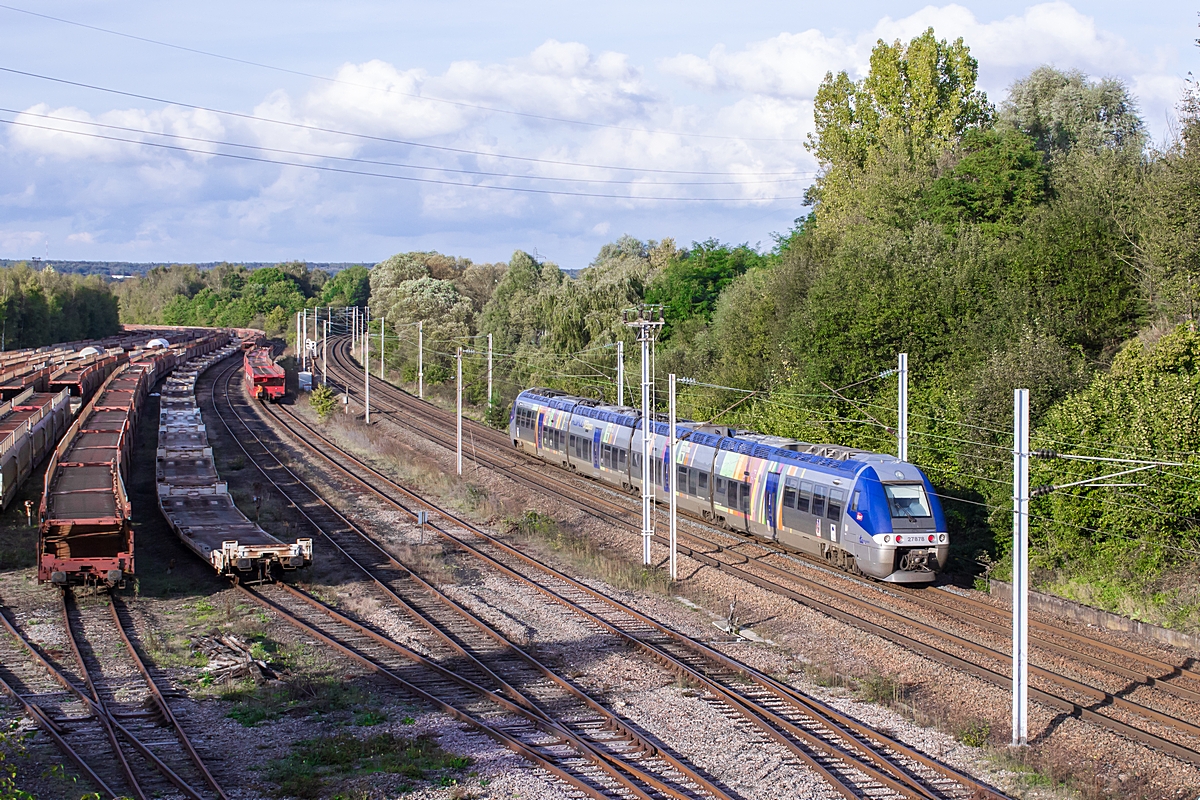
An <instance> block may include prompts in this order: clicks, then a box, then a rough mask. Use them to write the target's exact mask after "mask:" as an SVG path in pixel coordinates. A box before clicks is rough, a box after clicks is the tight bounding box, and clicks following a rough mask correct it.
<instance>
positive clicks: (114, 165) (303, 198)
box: [0, 0, 1200, 268]
mask: <svg viewBox="0 0 1200 800" xmlns="http://www.w3.org/2000/svg"><path fill="white" fill-rule="evenodd" d="M27 12H36V14H30V13H27ZM37 15H44V16H37ZM47 17H54V18H57V19H50V18H47ZM1198 21H1200V19H1198V17H1197V13H1196V7H1194V6H1191V5H1184V4H1181V3H1174V2H1160V3H1149V4H1147V3H1127V2H1122V3H1117V2H1103V3H1087V4H1084V3H1078V2H1077V3H1074V4H1071V3H1067V2H1049V3H1037V4H1028V3H1027V4H1021V3H1011V2H1002V1H1001V2H990V3H983V2H964V3H953V4H942V5H926V4H921V3H916V2H898V1H895V0H893V2H887V3H883V2H875V1H874V0H871V1H870V2H860V3H828V2H821V3H813V2H798V1H796V0H793V2H776V1H775V0H743V2H740V3H729V2H713V1H712V0H692V1H691V2H686V3H683V2H654V0H642V2H629V1H628V0H610V2H606V3H582V2H574V1H572V0H556V1H555V2H548V1H546V0H531V1H530V2H521V3H514V2H505V1H504V0H493V1H492V2H486V3H485V2H466V1H465V0H442V2H438V3H428V2H424V3H410V2H396V1H395V0H393V1H392V2H369V1H368V0H342V2H339V3H314V2H306V1H305V0H288V1H287V2H284V1H283V0H257V1H256V2H251V3H247V2H245V0H242V2H238V3H235V2H229V1H228V0H209V2H206V3H189V4H178V3H160V2H148V1H146V0H124V1H123V2H121V3H109V2H98V0H42V2H39V3H37V4H33V3H31V2H29V0H0V32H2V34H3V41H4V42H5V46H4V48H3V50H2V51H0V258H10V259H20V258H30V257H33V256H38V257H43V258H48V259H49V260H50V261H51V262H53V261H54V260H55V259H59V260H112V261H135V262H147V261H183V262H210V261H235V262H236V261H281V260H304V261H315V262H359V263H374V262H377V261H380V260H382V259H384V258H386V257H387V256H389V255H391V254H393V253H397V252H402V251H407V250H438V251H440V252H443V253H447V254H451V255H457V256H465V257H467V258H471V259H473V260H475V261H502V260H507V259H508V258H509V257H510V256H511V254H512V252H513V251H514V250H518V249H520V250H525V251H527V252H530V253H533V254H535V255H537V256H538V257H539V258H542V259H547V260H551V261H554V262H556V263H558V264H559V265H560V266H562V267H565V268H579V267H583V266H586V265H587V264H588V262H589V261H590V260H591V259H592V258H593V257H594V256H595V254H596V253H597V252H598V250H599V249H600V247H601V246H602V245H603V244H605V243H606V242H610V241H613V240H615V239H617V238H618V237H620V236H622V235H624V234H629V235H632V236H634V237H637V238H639V239H642V240H651V239H653V240H660V239H664V238H667V237H671V238H673V239H674V240H675V241H676V243H677V244H679V245H683V246H686V245H687V244H689V243H691V242H693V241H704V240H707V239H710V238H716V239H719V240H721V241H726V242H733V243H742V242H746V243H749V244H750V245H753V246H759V247H762V248H769V247H771V246H772V245H773V242H774V240H773V238H772V235H773V234H774V233H783V232H786V231H787V230H788V229H789V228H790V227H791V225H792V224H793V221H794V220H795V219H796V218H797V217H800V216H802V215H803V214H805V213H806V210H805V208H804V204H803V200H802V197H803V194H804V190H805V188H806V187H807V186H808V185H809V184H810V183H811V182H812V180H813V177H814V174H815V172H816V169H817V164H816V162H815V161H814V159H813V158H812V156H811V154H810V153H809V152H808V151H807V150H806V149H805V147H804V142H805V138H806V136H807V135H808V134H809V133H810V132H811V131H812V129H813V119H812V99H813V97H814V95H815V93H816V90H817V87H818V86H819V84H820V82H821V79H822V78H823V77H824V75H825V74H826V73H827V72H829V71H834V72H837V71H839V70H845V71H847V72H848V73H849V74H850V75H851V77H853V78H859V77H862V76H863V75H865V72H866V69H867V62H868V58H869V55H870V51H871V48H872V46H874V44H875V42H876V41H878V40H879V39H884V40H886V41H889V42H890V41H893V40H895V39H901V40H904V41H907V40H908V39H911V38H912V37H913V36H916V35H918V34H919V33H921V32H922V31H923V30H924V29H925V28H927V27H930V26H932V27H933V28H934V31H935V32H936V34H937V35H938V36H939V38H947V39H954V38H957V37H960V36H961V37H962V38H963V39H964V41H965V42H966V44H967V45H968V46H969V47H970V48H971V52H972V54H973V55H974V56H975V57H976V58H977V59H978V61H979V72H980V84H981V88H982V89H983V90H985V91H986V92H987V94H988V97H989V99H990V100H992V102H994V103H996V104H997V105H998V104H1000V103H1002V102H1003V100H1004V97H1005V94H1006V89H1007V87H1008V86H1009V85H1011V83H1012V82H1013V81H1014V80H1017V79H1019V78H1020V77H1022V76H1024V75H1026V74H1028V73H1029V72H1030V71H1031V70H1032V69H1034V68H1036V67H1038V66H1039V65H1042V64H1052V65H1054V66H1056V67H1059V68H1063V69H1079V70H1082V71H1083V72H1085V73H1087V74H1088V75H1090V76H1093V77H1096V78H1100V77H1116V78H1119V79H1121V80H1123V81H1124V82H1125V83H1126V85H1127V86H1128V87H1129V88H1130V90H1131V91H1132V93H1133V94H1134V96H1135V97H1136V98H1137V100H1138V103H1139V106H1140V108H1141V111H1142V115H1143V118H1144V119H1145V121H1146V124H1147V127H1148V130H1149V131H1150V133H1151V136H1152V137H1153V139H1154V141H1156V142H1160V143H1161V142H1165V141H1167V140H1168V139H1169V137H1170V135H1171V131H1172V130H1173V120H1174V107H1175V105H1176V103H1177V102H1178V100H1179V97H1180V94H1181V91H1182V89H1183V86H1184V81H1185V79H1186V78H1187V76H1188V74H1189V72H1190V71H1192V70H1194V69H1196V65H1197V56H1200V51H1198V50H1197V48H1196V45H1195V43H1194V40H1195V39H1196V38H1197V36H1198V35H1200V30H1198V29H1197V22H1198ZM98 29H100V30H98ZM1198 71H1200V70H1198Z"/></svg>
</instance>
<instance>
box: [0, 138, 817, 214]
mask: <svg viewBox="0 0 1200 800" xmlns="http://www.w3.org/2000/svg"><path fill="white" fill-rule="evenodd" d="M0 123H2V124H5V125H15V126H21V127H26V128H38V129H41V130H50V131H56V132H58V133H64V134H67V135H68V136H83V137H87V138H91V139H105V140H108V141H114V142H125V143H127V144H134V145H138V146H140V147H154V148H158V149H162V150H174V151H178V152H184V153H194V154H197V155H204V156H213V157H215V158H229V159H236V160H238V161H252V162H256V163H260V164H274V165H276V166H282V167H297V168H300V169H308V170H316V171H319V172H333V173H339V174H343V175H358V176H363V177H370V178H386V179H390V180H396V181H404V182H409V183H425V184H436V185H439V186H454V187H458V188H462V189H490V190H495V191H506V192H520V193H524V194H537V195H555V196H559V197H590V198H603V199H611V200H636V201H672V202H690V203H713V202H720V203H740V202H776V201H779V200H800V199H803V198H802V197H773V198H769V199H766V198H763V199H758V200H755V199H754V198H746V197H678V196H675V197H671V196H661V195H636V194H627V195H626V194H605V193H602V192H569V191H564V190H557V189H538V188H533V187H527V186H497V185H494V184H486V183H463V182H461V181H445V180H439V179H436V178H419V177H416V176H414V175H392V174H390V173H385V172H369V171H366V170H355V169H346V168H342V167H331V166H327V165H322V164H305V163H303V162H301V161H282V160H279V159H272V158H259V157H257V156H250V155H243V154H239V153H220V152H215V153H214V152H210V151H208V150H199V149H197V148H191V147H183V146H181V145H172V144H165V143H162V142H144V141H140V140H138V139H123V138H121V137H118V136H106V135H103V134H98V133H85V132H83V131H71V130H65V129H62V128H52V127H49V126H45V125H34V124H32V123H27V122H18V121H16V120H8V119H0Z"/></svg>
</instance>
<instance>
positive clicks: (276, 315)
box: [116, 262, 370, 336]
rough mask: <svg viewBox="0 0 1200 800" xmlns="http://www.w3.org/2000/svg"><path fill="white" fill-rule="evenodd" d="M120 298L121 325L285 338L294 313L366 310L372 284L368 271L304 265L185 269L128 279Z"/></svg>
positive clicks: (164, 269) (163, 269)
mask: <svg viewBox="0 0 1200 800" xmlns="http://www.w3.org/2000/svg"><path fill="white" fill-rule="evenodd" d="M116 295H117V298H118V299H119V301H120V309H121V321H122V322H130V323H141V324H162V325H208V326H231V327H252V328H260V329H263V330H265V331H266V332H267V333H268V334H269V335H271V336H282V335H285V334H287V333H289V332H291V331H292V330H294V328H293V327H292V326H293V325H294V322H293V320H294V319H295V314H296V312H297V311H299V310H301V309H303V308H314V307H317V306H335V307H343V306H364V305H366V304H367V302H368V301H369V298H370V283H369V271H368V270H367V268H366V267H350V268H348V269H344V270H341V271H340V272H338V273H337V274H336V275H334V276H333V277H330V276H329V275H328V274H327V273H326V272H324V271H322V270H316V269H309V268H308V266H307V265H305V264H303V263H300V262H294V263H288V264H280V265H278V266H272V267H261V268H258V269H247V268H246V267H244V266H241V265H237V264H219V265H217V266H216V267H213V268H211V269H205V270H201V269H198V268H197V267H194V266H189V265H180V266H172V267H155V268H154V269H152V270H150V271H149V272H148V273H146V275H144V276H143V277H140V278H129V279H126V280H125V281H123V282H121V283H120V284H118V285H117V286H116Z"/></svg>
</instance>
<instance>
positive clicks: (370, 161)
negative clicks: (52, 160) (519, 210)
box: [0, 108, 809, 186]
mask: <svg viewBox="0 0 1200 800" xmlns="http://www.w3.org/2000/svg"><path fill="white" fill-rule="evenodd" d="M0 113H5V114H16V115H18V116H21V117H36V118H38V119H45V120H51V121H53V122H59V123H69V124H72V125H86V126H89V127H92V128H103V129H105V130H116V131H124V132H126V133H136V134H144V135H146V136H158V137H161V138H166V139H177V140H179V141H185V142H195V143H199V144H211V145H217V146H220V147H237V148H242V149H246V150H257V151H259V152H263V153H278V154H280V155H288V156H300V157H302V158H319V159H323V160H327V161H341V162H346V163H351V164H366V165H369V166H378V167H396V168H397V169H410V170H421V171H424V172H447V173H452V174H455V175H478V176H481V177H485V178H511V179H515V180H528V181H548V182H552V183H599V184H610V185H618V186H743V185H744V186H759V185H763V184H779V183H795V182H797V181H801V180H804V179H805V178H806V177H807V176H808V175H809V173H798V174H797V177H790V178H771V179H768V180H748V181H735V180H725V181H660V180H656V181H652V182H648V181H638V180H617V179H613V178H566V177H557V176H554V175H536V174H529V173H524V174H522V173H514V172H489V171H487V170H476V169H460V168H457V167H438V166H427V165H422V164H406V163H404V162H400V161H385V160H382V159H374V158H358V157H355V156H337V155H331V154H329V153H312V152H308V151H304V150H287V149H284V148H278V147H266V146H265V145H259V144H246V143H244V142H231V141H226V140H223V139H207V138H204V137H202V136H185V135H183V134H179V133H168V132H166V131H152V130H147V129H146V128H131V127H128V126H125V125H111V124H108V123H104V122H96V121H94V120H83V119H72V118H71V117H61V116H54V115H53V114H38V113H35V112H33V111H21V110H18V109H14V108H0ZM46 129H47V130H52V131H56V132H59V133H74V132H75V131H71V130H69V129H67V128H62V129H59V128H51V127H47V128H46ZM122 141H127V140H122ZM134 141H139V140H134ZM205 152H208V151H205ZM213 155H216V153H213Z"/></svg>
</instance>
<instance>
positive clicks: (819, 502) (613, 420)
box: [509, 389, 950, 583]
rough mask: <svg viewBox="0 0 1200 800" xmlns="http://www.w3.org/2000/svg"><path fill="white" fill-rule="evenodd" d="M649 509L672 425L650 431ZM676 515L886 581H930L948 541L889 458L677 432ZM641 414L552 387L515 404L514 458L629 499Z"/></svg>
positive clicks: (726, 433)
mask: <svg viewBox="0 0 1200 800" xmlns="http://www.w3.org/2000/svg"><path fill="white" fill-rule="evenodd" d="M651 425H652V433H653V446H652V450H651V452H652V454H653V458H654V462H653V464H652V465H651V474H652V476H653V481H654V484H655V494H656V498H655V499H656V500H657V501H658V502H667V501H668V495H667V492H668V491H670V490H671V489H672V486H671V483H672V481H671V477H670V476H671V469H670V468H669V467H668V466H667V465H668V464H669V463H670V459H671V456H670V453H669V449H670V448H669V447H668V445H669V441H670V430H669V426H668V425H667V424H666V423H663V422H652V423H651ZM677 429H678V436H679V439H680V442H679V447H678V451H679V452H678V453H677V454H676V456H675V459H674V460H675V480H674V484H675V485H674V487H673V488H674V490H675V492H676V498H677V501H676V502H677V503H678V505H679V508H680V509H681V510H682V511H685V512H689V513H691V514H693V515H695V516H699V517H703V518H704V519H706V520H710V521H712V522H716V523H718V524H720V525H723V526H724V527H726V528H728V529H730V530H734V531H738V532H742V533H746V534H749V535H751V536H755V537H759V538H762V539H768V540H770V541H773V542H776V543H778V544H779V545H782V546H783V547H786V548H789V549H792V550H797V551H800V552H804V553H809V554H812V555H815V556H818V557H820V558H823V559H825V560H826V561H828V562H829V563H830V564H832V565H834V566H838V567H841V568H842V569H846V570H849V571H851V572H861V573H863V574H865V575H869V576H871V577H873V578H877V579H879V580H883V581H890V582H892V583H929V582H931V581H933V579H934V578H935V577H936V576H937V572H938V570H939V569H940V568H941V567H942V566H943V565H944V564H945V563H946V557H947V555H948V553H949V549H950V545H949V535H948V534H947V532H946V520H945V517H944V516H943V515H942V507H941V504H940V503H939V502H938V498H937V496H936V495H935V494H934V493H933V487H932V486H931V485H930V483H929V479H928V478H926V477H925V475H924V474H923V473H922V472H921V470H919V469H918V468H917V467H916V466H914V465H913V464H909V463H907V462H903V461H900V460H898V459H897V458H896V457H895V456H891V455H887V454H884V453H868V452H864V451H861V450H856V449H853V448H849V447H841V446H838V445H814V444H808V443H805V442H798V441H796V440H794V439H784V438H781V437H776V436H764V435H762V434H757V433H753V432H750V431H742V430H734V429H731V428H727V427H719V426H714V425H700V424H697V423H694V422H687V421H681V422H678V423H677ZM641 430H642V414H641V412H640V411H638V410H636V409H633V408H627V407H619V406H609V405H604V404H602V403H599V402H597V401H595V400H589V399H586V398H581V397H573V396H571V395H568V394H565V393H563V392H558V391H554V390H552V389H528V390H526V391H524V392H522V393H521V394H520V395H519V396H518V397H517V399H516V400H515V401H514V402H513V406H512V413H511V415H510V418H509V432H510V434H511V436H512V442H513V445H514V446H515V447H516V448H518V449H519V450H523V451H524V452H526V453H528V454H530V455H533V456H536V457H537V458H539V459H541V460H543V461H546V462H548V463H551V464H555V465H558V466H561V467H563V468H564V469H569V470H571V471H573V472H577V473H579V474H582V475H586V476H588V477H591V478H595V479H597V480H601V481H604V482H605V483H608V484H611V485H612V486H614V487H620V488H622V489H625V490H626V491H632V492H640V490H641V487H642V433H641Z"/></svg>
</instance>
